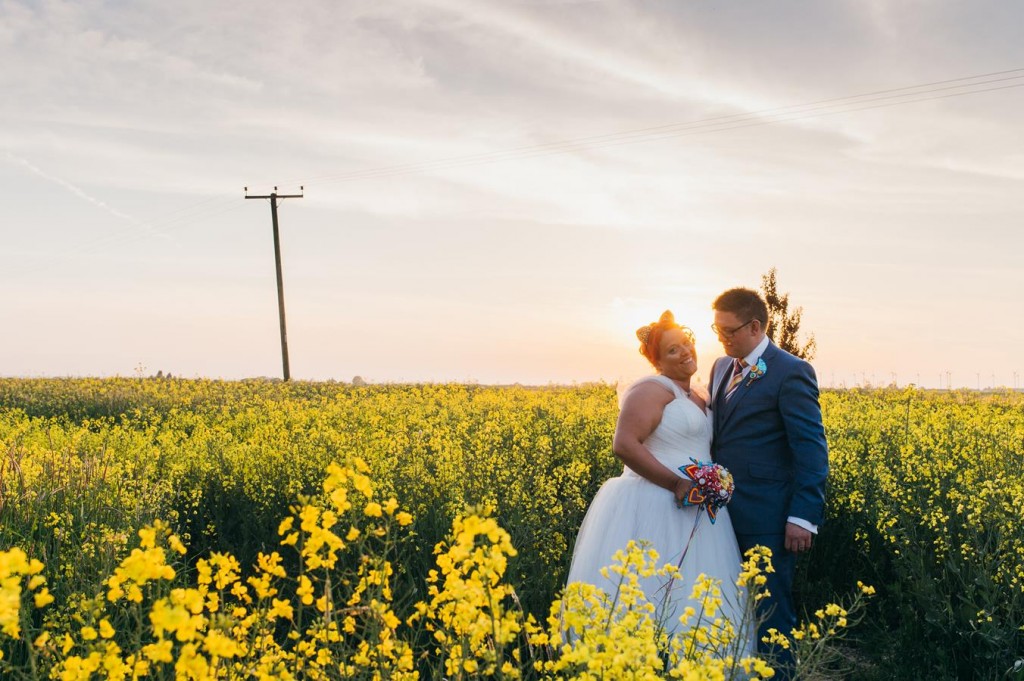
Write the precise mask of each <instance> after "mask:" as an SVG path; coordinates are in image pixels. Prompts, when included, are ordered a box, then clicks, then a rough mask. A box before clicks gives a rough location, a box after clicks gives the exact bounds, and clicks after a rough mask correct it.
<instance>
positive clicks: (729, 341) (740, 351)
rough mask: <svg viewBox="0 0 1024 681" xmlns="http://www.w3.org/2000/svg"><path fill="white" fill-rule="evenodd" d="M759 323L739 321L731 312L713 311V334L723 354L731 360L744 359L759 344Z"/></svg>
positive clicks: (747, 320) (756, 321)
mask: <svg viewBox="0 0 1024 681" xmlns="http://www.w3.org/2000/svg"><path fill="white" fill-rule="evenodd" d="M761 331H762V329H761V322H759V321H758V320H756V319H740V318H739V317H737V316H736V315H735V314H733V313H732V312H722V311H721V310H715V333H717V334H718V341H719V342H720V343H721V344H722V348H723V349H724V350H725V354H727V355H729V356H730V357H733V358H737V359H738V358H741V357H746V356H747V355H749V354H750V353H751V352H753V350H754V348H756V347H757V344H758V343H760V342H761Z"/></svg>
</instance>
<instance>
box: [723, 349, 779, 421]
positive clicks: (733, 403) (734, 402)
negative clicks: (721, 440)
mask: <svg viewBox="0 0 1024 681" xmlns="http://www.w3.org/2000/svg"><path fill="white" fill-rule="evenodd" d="M774 354H775V344H774V343H771V342H769V343H768V347H766V348H765V349H764V352H763V353H762V354H761V359H763V360H764V362H765V364H766V365H767V364H769V362H771V359H772V356H773V355H774ZM757 380H758V381H759V380H761V379H757ZM756 382H757V381H754V380H751V378H750V374H747V377H746V378H745V379H743V382H741V383H740V384H739V385H738V386H736V392H734V393H733V394H732V397H730V398H729V399H728V400H726V399H725V398H724V397H723V398H722V399H721V400H720V401H719V408H720V411H721V412H722V413H721V417H720V420H719V421H718V427H719V428H724V427H725V424H726V422H727V421H728V420H729V418H730V417H732V415H733V414H735V413H736V409H737V408H738V407H739V404H740V401H741V400H742V399H743V398H744V397H745V396H746V394H747V393H748V392H750V391H751V390H753V388H754V386H753V384H754V383H756Z"/></svg>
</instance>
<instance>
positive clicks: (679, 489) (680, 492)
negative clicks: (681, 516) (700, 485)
mask: <svg viewBox="0 0 1024 681" xmlns="http://www.w3.org/2000/svg"><path fill="white" fill-rule="evenodd" d="M691 489H693V481H692V480H687V479H686V478H679V482H677V483H676V486H675V488H673V490H672V494H674V495H675V497H676V508H682V507H683V502H684V501H686V497H688V496H690V490H691Z"/></svg>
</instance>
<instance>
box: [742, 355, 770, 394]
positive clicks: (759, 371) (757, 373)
mask: <svg viewBox="0 0 1024 681" xmlns="http://www.w3.org/2000/svg"><path fill="white" fill-rule="evenodd" d="M766 373H768V365H767V364H765V363H764V360H763V359H761V358H760V357H758V358H757V362H756V363H755V364H751V365H750V372H749V373H747V385H746V386H745V387H747V388H749V387H750V384H751V383H753V382H754V381H756V380H757V379H759V378H761V377H762V376H764V375H765V374H766Z"/></svg>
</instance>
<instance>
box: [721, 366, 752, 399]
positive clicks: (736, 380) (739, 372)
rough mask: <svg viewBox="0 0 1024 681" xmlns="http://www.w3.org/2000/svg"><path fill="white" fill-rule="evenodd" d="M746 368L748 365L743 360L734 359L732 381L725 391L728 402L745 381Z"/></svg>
mask: <svg viewBox="0 0 1024 681" xmlns="http://www.w3.org/2000/svg"><path fill="white" fill-rule="evenodd" d="M746 366H747V363H746V362H745V361H743V360H742V359H734V360H733V361H732V380H731V381H729V387H728V388H726V389H725V399H726V400H728V399H729V398H730V397H732V394H733V393H734V392H736V388H738V387H739V385H740V383H741V382H742V381H743V370H744V369H745V368H746Z"/></svg>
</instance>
